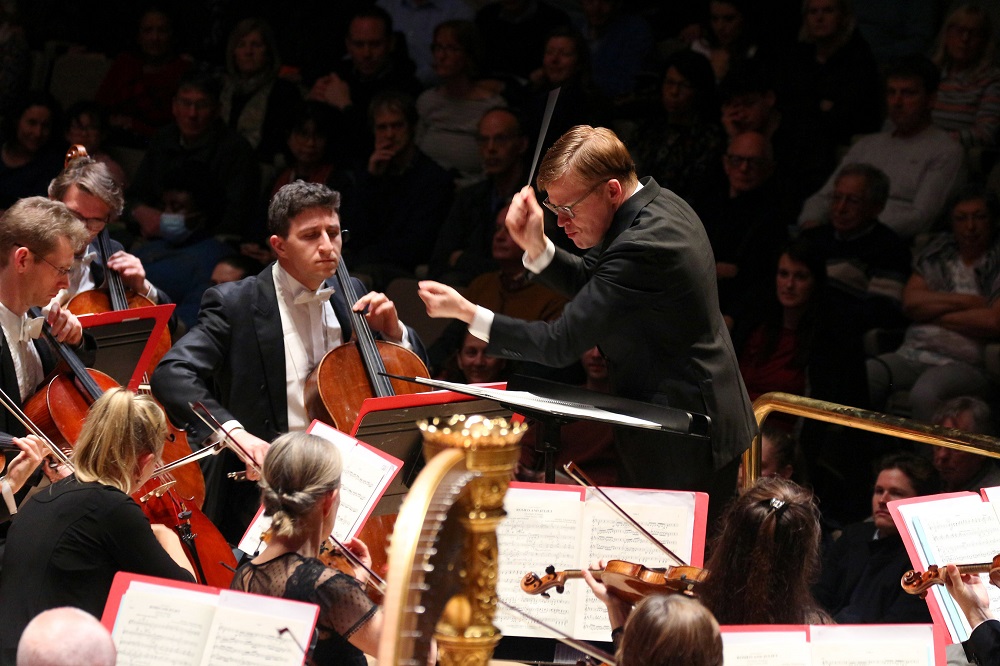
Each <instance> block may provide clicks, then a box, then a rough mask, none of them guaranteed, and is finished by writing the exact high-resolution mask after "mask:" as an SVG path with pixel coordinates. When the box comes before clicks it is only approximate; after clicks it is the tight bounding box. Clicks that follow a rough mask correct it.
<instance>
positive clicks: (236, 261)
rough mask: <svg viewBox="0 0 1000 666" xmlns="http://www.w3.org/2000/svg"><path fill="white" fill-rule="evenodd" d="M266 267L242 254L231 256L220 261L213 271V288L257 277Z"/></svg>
mask: <svg viewBox="0 0 1000 666" xmlns="http://www.w3.org/2000/svg"><path fill="white" fill-rule="evenodd" d="M263 269H264V267H263V266H262V265H261V264H260V262H259V261H257V260H256V259H252V258H250V257H248V256H246V255H242V254H231V255H229V256H228V257H223V258H222V259H219V263H217V264H216V265H215V268H213V269H212V278H211V279H212V286H213V287H214V286H216V285H220V284H222V283H223V282H237V281H239V280H242V279H243V278H245V277H248V276H250V275H257V273H260V272H261V271H262V270H263Z"/></svg>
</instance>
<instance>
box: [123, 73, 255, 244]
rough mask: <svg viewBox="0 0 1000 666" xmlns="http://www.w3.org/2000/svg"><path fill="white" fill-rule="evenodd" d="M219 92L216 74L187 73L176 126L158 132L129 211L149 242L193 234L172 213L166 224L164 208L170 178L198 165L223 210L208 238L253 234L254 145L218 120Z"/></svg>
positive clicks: (177, 100)
mask: <svg viewBox="0 0 1000 666" xmlns="http://www.w3.org/2000/svg"><path fill="white" fill-rule="evenodd" d="M219 89H220V86H219V81H218V80H217V79H216V78H215V77H214V76H212V75H211V74H208V73H205V72H202V71H199V70H195V71H192V72H190V73H188V74H186V75H185V76H184V78H183V79H182V80H181V83H180V86H179V87H178V89H177V94H176V95H175V96H174V101H173V105H172V109H173V115H174V123H173V124H171V125H169V126H168V127H164V128H163V129H162V130H160V131H159V132H158V133H157V135H156V137H155V138H154V139H153V141H152V143H151V144H150V146H149V149H148V150H147V151H146V155H145V157H143V159H142V162H141V163H140V164H139V169H138V171H136V174H135V180H134V181H133V183H132V187H131V188H130V190H129V192H128V195H129V196H128V198H129V208H128V210H129V213H130V214H131V216H132V219H133V220H134V221H135V222H136V223H137V224H138V227H139V233H140V234H141V236H142V237H143V238H145V239H147V240H149V239H154V238H162V239H164V240H165V241H167V242H178V241H179V240H182V239H181V237H182V236H184V235H185V234H186V233H188V232H189V231H190V230H189V229H187V228H186V227H185V225H183V224H178V223H177V222H178V220H177V218H176V217H171V216H170V214H169V213H168V216H167V219H166V220H164V219H163V213H164V211H163V209H162V208H161V207H160V206H161V200H162V197H163V191H164V188H165V185H164V180H165V178H166V176H167V174H168V173H170V172H172V171H175V170H177V169H182V168H184V167H185V166H187V165H189V164H191V163H195V162H199V163H201V164H203V165H205V167H206V168H207V172H208V177H209V179H210V183H208V184H209V186H210V187H212V188H213V189H214V190H215V195H214V198H215V199H216V200H217V201H218V202H219V205H220V207H221V211H220V214H219V216H218V217H217V218H216V219H210V220H207V226H206V227H204V229H203V230H204V231H205V233H206V234H209V235H212V234H214V235H224V236H233V237H244V236H246V235H248V234H249V231H250V228H251V223H250V219H251V215H252V211H253V205H254V203H255V202H256V201H257V193H258V191H259V189H260V174H259V170H258V168H257V160H256V159H254V156H253V149H252V148H251V147H250V144H249V143H247V141H246V139H244V138H243V137H241V136H240V135H239V134H238V133H237V132H236V131H235V130H232V129H230V128H228V127H226V125H225V123H223V122H222V120H221V119H220V118H219Z"/></svg>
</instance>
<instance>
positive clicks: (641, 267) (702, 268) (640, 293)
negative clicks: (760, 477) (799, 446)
mask: <svg viewBox="0 0 1000 666" xmlns="http://www.w3.org/2000/svg"><path fill="white" fill-rule="evenodd" d="M642 184H643V187H642V189H640V190H639V191H638V192H636V193H634V194H633V196H631V197H630V198H629V199H628V200H626V201H625V202H624V203H623V204H622V206H621V207H620V208H619V209H618V211H617V212H616V214H615V216H614V218H613V220H612V222H611V226H610V228H609V229H608V231H607V233H606V234H605V236H604V238H603V239H602V241H601V242H600V243H599V244H598V245H597V246H595V247H594V248H592V249H591V250H590V251H589V252H588V253H587V254H586V255H585V256H583V257H576V256H573V255H572V254H570V253H568V252H565V251H563V250H559V249H557V250H556V256H555V259H554V260H553V261H552V263H551V264H550V265H549V266H548V267H547V268H546V269H545V270H544V271H543V272H542V273H540V274H539V275H538V276H537V278H538V279H539V280H541V281H542V282H544V283H545V284H546V285H548V286H550V287H552V288H554V289H556V290H558V291H560V292H562V293H565V294H566V295H568V296H570V297H571V298H572V299H573V300H572V301H571V302H570V303H569V304H568V305H566V307H565V309H564V310H563V314H562V317H561V318H560V319H558V320H556V321H554V322H551V323H547V322H525V321H521V320H518V319H513V318H511V317H506V316H504V315H500V314H497V315H496V316H495V319H494V322H493V326H492V329H491V331H490V342H489V346H488V348H487V351H488V352H489V353H490V354H495V355H500V356H504V357H507V358H516V359H524V360H528V361H534V362H537V363H544V364H546V365H553V366H565V365H569V364H570V363H572V362H574V361H576V360H577V359H578V358H579V357H580V354H582V353H583V352H584V351H585V350H587V349H589V348H591V347H593V346H594V345H598V346H599V347H600V350H601V352H602V353H603V354H604V356H605V357H606V358H607V361H608V369H609V372H610V378H611V384H612V391H613V392H614V393H615V394H617V395H620V396H624V397H628V398H634V399H637V400H642V401H646V402H651V403H654V404H659V405H666V406H669V407H675V408H679V409H683V410H688V411H694V412H700V413H703V414H707V415H708V416H709V417H711V420H712V423H711V446H710V447H708V446H705V445H704V443H702V444H701V446H700V448H699V446H698V445H697V444H695V443H693V442H690V441H687V442H686V441H685V440H690V439H691V438H689V437H682V438H676V437H674V438H671V437H664V436H663V435H661V434H659V433H652V434H650V433H648V432H647V433H643V432H640V431H638V430H633V429H630V430H625V429H622V430H620V431H619V432H618V433H617V436H618V447H619V452H620V457H621V464H622V473H623V474H624V476H623V480H624V481H625V482H626V483H628V484H629V485H644V486H652V487H660V488H670V487H673V488H686V489H701V490H707V489H708V488H709V486H708V481H707V480H708V477H709V476H711V474H712V471H713V470H718V469H721V468H722V467H724V466H727V465H728V464H730V463H732V462H733V461H734V459H735V458H736V457H737V456H738V455H739V454H740V453H742V452H743V451H744V450H745V449H746V448H747V447H748V446H749V444H750V440H751V439H752V437H753V436H754V434H755V433H756V421H755V419H754V416H753V412H752V410H751V407H750V400H749V398H748V397H747V393H746V389H745V388H744V386H743V380H742V379H741V377H740V372H739V365H738V363H737V360H736V353H735V352H734V351H733V345H732V341H731V340H730V338H729V332H728V330H727V329H726V325H725V323H724V321H723V319H722V315H721V314H720V312H719V301H718V288H717V286H716V279H715V260H714V258H713V255H712V248H711V246H710V245H709V242H708V238H707V236H706V234H705V229H704V227H703V225H702V223H701V221H700V220H699V219H698V216H697V215H696V214H695V213H694V211H693V210H691V208H690V207H689V206H688V205H687V204H686V203H685V202H684V201H683V200H682V199H681V198H680V197H678V196H677V195H675V194H674V193H673V192H670V191H669V190H666V189H664V188H661V187H660V186H659V185H658V184H657V183H656V181H655V180H653V179H652V178H646V179H643V180H642ZM682 452H683V456H678V455H677V454H680V453H682ZM727 483H728V482H727Z"/></svg>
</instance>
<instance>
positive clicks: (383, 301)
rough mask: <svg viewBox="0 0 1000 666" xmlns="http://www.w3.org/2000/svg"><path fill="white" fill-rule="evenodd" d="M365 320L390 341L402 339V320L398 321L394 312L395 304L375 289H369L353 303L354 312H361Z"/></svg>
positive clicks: (397, 316) (400, 340)
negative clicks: (366, 310)
mask: <svg viewBox="0 0 1000 666" xmlns="http://www.w3.org/2000/svg"><path fill="white" fill-rule="evenodd" d="M365 308H368V312H367V313H366V314H365V320H366V321H367V322H368V325H369V326H370V327H371V329H372V330H373V331H378V332H379V333H381V334H382V336H383V337H385V339H386V340H389V341H390V342H402V341H403V330H404V329H403V322H401V321H399V315H398V314H397V313H396V304H395V303H393V302H392V301H390V300H389V297H388V296H386V295H385V294H382V293H380V292H377V291H370V292H368V293H367V294H365V295H364V296H362V297H361V298H359V299H358V302H357V303H355V304H354V311H355V312H363V311H364V309H365Z"/></svg>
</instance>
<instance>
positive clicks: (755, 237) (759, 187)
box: [691, 132, 794, 328]
mask: <svg viewBox="0 0 1000 666" xmlns="http://www.w3.org/2000/svg"><path fill="white" fill-rule="evenodd" d="M722 165H723V169H724V171H725V175H726V178H725V180H720V181H718V183H717V184H716V185H715V186H714V187H711V188H709V189H708V190H706V191H705V192H704V193H703V194H701V195H700V196H698V197H696V198H694V199H693V200H692V203H691V207H692V208H694V210H695V212H697V213H698V216H699V217H700V218H701V221H702V223H704V225H705V231H706V232H707V233H708V240H709V242H711V244H712V253H713V254H714V255H715V274H716V278H717V280H718V284H719V309H720V310H721V311H722V314H723V316H724V317H726V321H727V324H728V325H729V326H730V328H731V327H732V324H733V318H734V317H735V316H736V314H737V312H738V311H739V310H741V309H743V310H744V311H745V310H747V309H749V305H750V304H751V303H752V302H753V297H756V296H759V295H760V294H761V293H763V292H764V291H765V290H766V285H767V284H768V283H770V282H771V279H772V277H773V275H774V265H775V263H777V258H778V254H779V253H780V252H781V247H782V245H784V244H785V242H786V240H787V238H788V223H789V221H791V220H792V219H794V213H793V208H792V207H791V206H790V205H789V203H788V200H787V198H786V197H785V195H784V192H783V191H782V189H781V183H780V182H779V181H778V179H777V178H775V177H774V174H775V165H774V151H773V150H772V148H771V143H770V142H769V141H768V140H767V138H766V137H764V135H762V134H758V133H757V132H745V133H743V134H739V135H737V136H735V137H733V138H732V139H731V140H730V142H729V147H728V148H727V150H726V154H725V155H723V156H722Z"/></svg>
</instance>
